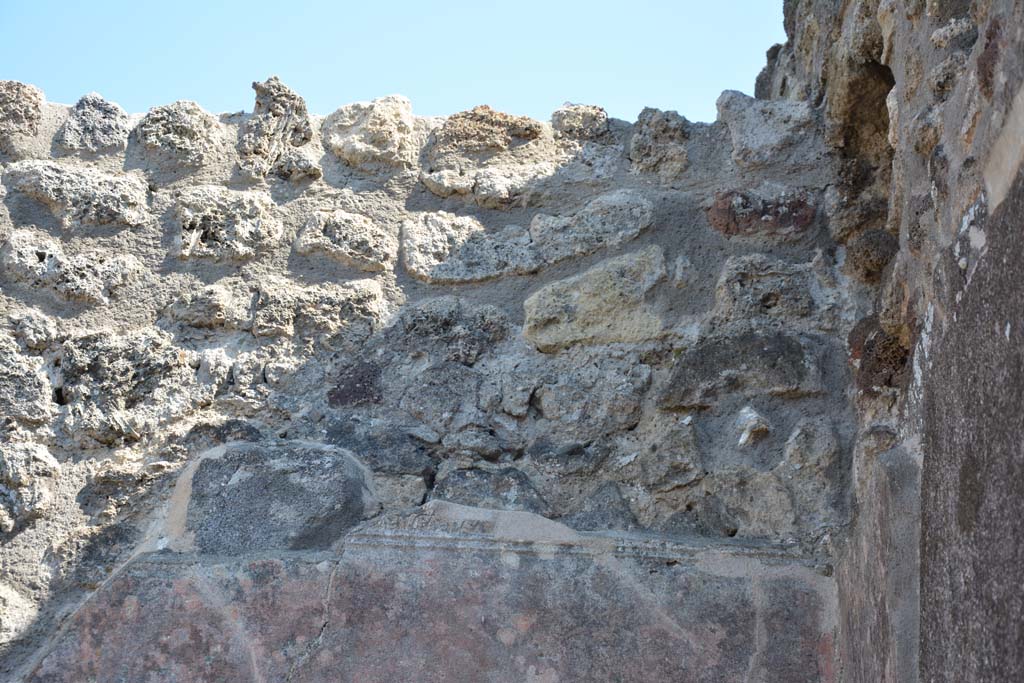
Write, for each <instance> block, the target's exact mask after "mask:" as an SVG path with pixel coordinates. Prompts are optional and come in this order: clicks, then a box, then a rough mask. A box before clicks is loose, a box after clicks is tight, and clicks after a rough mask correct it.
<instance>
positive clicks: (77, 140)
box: [54, 93, 131, 154]
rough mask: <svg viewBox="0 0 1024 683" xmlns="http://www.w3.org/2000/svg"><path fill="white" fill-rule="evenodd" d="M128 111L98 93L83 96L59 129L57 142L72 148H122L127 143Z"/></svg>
mask: <svg viewBox="0 0 1024 683" xmlns="http://www.w3.org/2000/svg"><path fill="white" fill-rule="evenodd" d="M130 132H131V126H130V124H129V121H128V114H126V113H125V111H124V109H122V108H121V107H120V106H119V105H117V104H116V103H114V102H108V101H107V100H105V99H103V97H102V96H101V95H99V94H98V93H89V94H88V95H84V96H82V98H81V99H80V100H78V102H77V103H75V106H73V107H72V108H71V111H70V112H69V113H68V118H67V120H66V121H65V122H64V123H63V124H61V127H60V129H58V130H57V137H56V138H55V139H54V142H56V144H57V145H58V146H59V147H62V148H63V149H65V150H67V151H69V152H89V153H92V154H105V153H111V152H120V151H121V150H123V149H124V148H125V146H126V145H127V144H128V134H129V133H130Z"/></svg>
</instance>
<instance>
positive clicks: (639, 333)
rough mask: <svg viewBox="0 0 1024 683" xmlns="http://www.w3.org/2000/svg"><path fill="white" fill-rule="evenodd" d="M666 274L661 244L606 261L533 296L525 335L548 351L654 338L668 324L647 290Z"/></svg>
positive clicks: (528, 305) (526, 304)
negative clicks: (647, 301) (654, 308)
mask: <svg viewBox="0 0 1024 683" xmlns="http://www.w3.org/2000/svg"><path fill="white" fill-rule="evenodd" d="M664 277H665V256H664V254H663V253H662V251H661V248H660V247H650V248H648V249H645V250H643V251H638V252H634V253H632V254H628V255H626V256H619V257H617V258H614V259H609V260H607V261H603V262H602V263H600V264H598V265H596V266H594V267H593V268H591V269H590V270H588V271H586V272H584V273H581V274H580V275H576V276H574V277H571V278H568V279H566V280H561V281H559V282H555V283H552V284H550V285H547V286H546V287H544V288H543V289H541V290H540V291H538V292H536V293H535V294H533V295H532V296H530V298H529V299H527V300H526V301H525V302H524V303H523V308H524V311H525V315H526V321H525V322H524V324H523V337H524V338H525V339H526V340H527V341H528V342H530V343H531V344H533V345H534V346H536V347H537V349H538V350H540V351H544V352H545V353H550V352H553V351H557V350H558V349H561V348H565V347H568V346H572V345H574V344H611V343H615V342H626V343H630V342H633V343H635V342H641V341H645V340H648V339H653V338H654V337H657V336H658V333H659V332H661V326H662V323H661V320H660V319H659V318H658V316H657V315H656V314H655V313H653V312H652V311H651V310H649V309H648V307H647V306H646V305H645V304H644V295H645V294H646V293H647V292H648V291H649V290H650V289H651V287H653V286H654V285H656V284H657V283H658V281H660V280H661V279H663V278H664Z"/></svg>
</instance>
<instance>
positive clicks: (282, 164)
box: [238, 76, 321, 180]
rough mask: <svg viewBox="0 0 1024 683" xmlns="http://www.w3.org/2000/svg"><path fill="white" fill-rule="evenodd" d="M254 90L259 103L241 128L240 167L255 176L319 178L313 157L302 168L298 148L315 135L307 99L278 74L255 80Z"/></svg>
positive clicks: (318, 171) (301, 158)
mask: <svg viewBox="0 0 1024 683" xmlns="http://www.w3.org/2000/svg"><path fill="white" fill-rule="evenodd" d="M252 89H253V90H255V91H256V104H255V105H254V107H253V112H252V116H251V117H250V118H249V120H248V121H246V122H245V123H244V124H243V125H242V127H241V130H240V131H239V139H238V153H239V156H240V157H241V159H240V160H239V162H238V166H239V169H240V170H241V171H242V172H243V173H244V174H246V175H248V176H249V177H251V178H254V179H258V178H262V177H264V176H266V175H267V173H270V172H271V171H273V172H275V173H277V174H278V175H280V176H282V177H285V178H288V179H289V180H291V179H299V178H303V177H309V178H318V177H320V173H321V172H320V170H319V168H318V167H317V166H315V164H314V163H313V162H312V160H309V165H308V166H307V167H305V168H300V166H301V163H302V160H305V159H306V157H304V156H302V154H301V152H298V151H296V148H301V147H303V146H305V145H306V144H307V143H308V142H309V141H310V140H311V139H312V137H313V127H312V124H311V122H310V120H309V112H307V111H306V102H305V100H303V99H302V98H301V97H299V96H298V95H297V94H296V93H295V92H294V91H292V90H291V88H289V87H288V86H286V85H285V84H284V83H282V82H281V80H280V79H279V78H277V76H271V77H270V78H268V79H267V80H266V81H264V82H263V83H253V84H252Z"/></svg>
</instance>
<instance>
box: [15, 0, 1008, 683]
mask: <svg viewBox="0 0 1024 683" xmlns="http://www.w3.org/2000/svg"><path fill="white" fill-rule="evenodd" d="M785 21H786V30H787V36H788V42H787V43H786V44H785V45H782V46H776V47H774V48H772V49H771V50H770V51H769V53H768V58H769V63H768V65H767V67H766V69H765V71H764V73H763V74H762V76H761V77H760V78H759V79H758V83H757V86H756V94H757V98H750V97H747V96H745V95H742V94H740V93H736V92H727V93H725V94H723V96H722V97H721V98H720V100H719V111H720V116H719V119H720V120H719V121H716V122H713V123H692V122H689V121H686V119H684V118H683V117H681V116H679V115H678V114H675V113H674V112H663V111H660V110H656V109H645V110H644V111H643V112H642V113H641V114H640V117H639V119H638V121H637V122H636V123H634V124H630V123H628V122H624V121H617V120H613V119H608V117H607V115H606V114H605V113H604V112H603V111H602V110H600V109H599V108H598V107H592V106H585V105H566V106H564V107H562V108H560V109H559V110H558V111H557V112H555V113H554V114H553V115H552V117H551V123H550V124H549V123H546V122H540V121H534V120H532V119H528V118H525V117H518V116H512V115H509V114H505V113H502V112H497V111H494V110H492V109H490V108H488V107H477V108H475V109H473V110H470V111H468V112H462V113H459V114H455V115H453V116H450V117H445V118H436V119H426V118H422V117H417V116H415V115H413V114H412V107H411V105H410V104H409V103H408V102H407V101H406V100H404V99H403V98H400V97H386V98H381V99H379V100H375V101H373V102H370V103H357V104H354V105H348V106H345V107H342V108H341V109H339V110H338V111H337V112H335V113H334V114H332V115H331V116H329V117H327V118H321V117H318V116H315V115H311V114H309V113H308V112H306V110H305V106H304V104H303V102H302V100H301V97H299V96H298V95H297V94H296V93H294V92H292V91H291V90H289V89H288V88H287V87H285V86H284V85H283V84H281V83H280V81H279V80H277V79H274V78H271V79H269V80H267V81H266V82H264V83H260V84H257V85H256V86H255V88H256V91H257V98H256V105H255V110H254V112H253V113H252V114H245V113H239V114H230V115H222V116H220V117H213V116H211V115H209V114H207V113H205V112H203V111H202V110H201V109H199V108H198V106H196V105H194V104H191V103H186V102H179V103H175V104H172V105H168V106H165V107H158V108H156V109H154V110H153V111H151V112H150V113H149V114H147V115H146V116H145V117H142V118H140V117H137V116H136V117H128V121H129V125H131V124H133V123H135V122H138V123H137V125H136V126H135V128H134V130H133V131H132V132H131V134H130V135H128V136H127V140H126V142H124V143H122V142H120V140H122V139H123V136H121V133H120V132H118V130H119V129H117V128H116V125H115V123H114V122H115V121H122V119H120V118H119V117H118V116H117V115H116V114H117V112H116V110H113V109H112V107H108V106H106V105H105V103H102V104H101V103H100V102H99V101H96V100H94V99H91V96H87V97H86V98H84V99H83V102H87V103H88V104H81V103H80V105H76V106H75V107H73V108H72V107H67V106H64V105H57V104H52V103H46V102H45V101H44V100H43V98H42V95H41V93H39V92H38V91H37V90H35V89H34V88H31V87H29V86H23V85H21V84H15V83H12V82H2V83H0V138H2V143H0V184H2V188H3V189H2V190H0V201H2V207H0V258H2V262H3V263H2V266H3V267H2V270H0V284H2V285H3V286H2V290H0V312H2V313H3V314H4V315H3V316H2V318H0V319H2V320H3V323H0V324H2V326H3V329H2V330H0V418H2V422H0V455H2V459H0V608H2V609H0V677H3V678H4V679H5V680H12V681H27V680H37V681H70V680H76V681H77V680H97V681H105V680H109V681H123V680H147V679H154V680H157V679H159V680H179V681H188V680H196V681H198V680H217V681H221V680H223V681H234V680H260V679H262V680H293V681H298V680H310V681H313V680H325V679H329V680H439V681H440V680H445V681H451V680H456V681H457V680H472V681H480V680H493V681H505V680H533V681H570V680H623V681H627V680H637V681H641V680H642V681H680V680H682V681H690V680H692V681H748V682H749V681H787V682H788V681H796V682H802V681H858V682H859V681H870V682H871V683H877V682H878V681H892V682H895V683H903V682H904V681H914V680H926V681H946V680H950V681H953V680H956V681H960V680H1017V679H1019V678H1021V677H1022V675H1024V671H1022V667H1024V663H1022V661H1021V648H1020V647H1018V646H1017V643H1018V641H1019V640H1020V637H1019V636H1020V633H1019V624H1020V623H1021V622H1022V620H1024V610H1022V607H1021V601H1020V596H1019V590H1018V588H1019V585H1020V583H1021V578H1022V577H1021V570H1020V567H1021V566H1022V559H1024V558H1021V557H1020V547H1022V544H1021V543H1019V542H1017V541H1018V540H1019V539H1020V537H1021V529H1020V519H1021V516H1020V515H1019V514H1016V512H1017V508H1018V507H1019V506H1018V505H1016V503H1017V501H1018V499H1019V498H1020V496H1021V494H1022V492H1021V491H1020V490H1019V489H1020V486H1019V482H1020V480H1021V477H1020V473H1019V471H1018V470H1019V469H1020V467H1019V466H1020V462H1019V461H1020V458H1019V450H1020V449H1019V433H1020V431H1021V429H1022V428H1024V425H1021V424H1020V408H1019V406H1020V403H1021V396H1020V388H1021V386H1022V385H1024V378H1022V377H1020V376H1019V374H1020V372H1019V370H1020V368H1021V367H1024V359H1022V358H1021V357H1020V348H1021V342H1022V341H1024V340H1022V339H1021V338H1020V335H1021V329H1024V328H1022V325H1024V320H1022V319H1021V316H1020V311H1021V310H1024V301H1022V300H1021V296H1020V292H1021V288H1020V285H1019V278H1018V277H1016V274H1017V271H1018V270H1019V268H1017V267H1016V266H1018V265H1019V262H1020V261H1021V260H1022V259H1024V254H1021V253H1018V252H1020V240H1019V239H1018V238H1017V235H1016V233H1015V232H1014V230H1015V228H1016V227H1019V223H1020V221H1021V220H1022V217H1021V216H1022V214H1024V189H1022V187H1024V178H1022V177H1021V171H1020V170H1019V168H1020V166H1021V162H1022V161H1024V153H1021V152H1020V150H1021V146H1020V144H1019V143H1020V139H1021V137H1022V135H1024V94H1022V92H1024V91H1022V90H1021V84H1022V81H1024V56H1022V55H1024V51H1022V50H1021V49H1020V47H1021V44H1022V37H1021V35H1020V29H1019V27H1020V26H1022V25H1024V5H1022V3H1021V2H1020V0H992V1H991V2H967V1H964V2H949V3H940V2H930V1H929V2H924V1H921V2H907V3H896V2H890V1H888V0H856V1H852V2H848V3H835V2H832V1H831V0H793V1H789V2H786V4H785ZM111 111H113V112H114V113H113V114H111V113H110V112H111ZM108 139H109V140H110V142H109V144H108V143H107V140H108ZM122 145H123V149H122ZM143 178H144V179H143ZM129 228H130V229H129ZM1015 439H1016V440H1015ZM124 653H131V656H125V655H124Z"/></svg>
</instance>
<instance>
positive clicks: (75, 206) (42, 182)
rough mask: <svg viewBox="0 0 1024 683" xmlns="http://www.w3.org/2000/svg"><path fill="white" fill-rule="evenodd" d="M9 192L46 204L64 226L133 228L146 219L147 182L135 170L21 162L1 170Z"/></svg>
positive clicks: (34, 161) (147, 214)
mask: <svg viewBox="0 0 1024 683" xmlns="http://www.w3.org/2000/svg"><path fill="white" fill-rule="evenodd" d="M4 185H5V186H6V187H7V189H8V190H9V191H11V192H14V193H17V194H20V195H23V196H25V197H27V198H31V199H33V200H35V201H37V202H40V203H41V204H43V205H45V206H46V207H47V208H49V209H50V211H51V212H52V213H53V215H54V216H55V217H56V218H57V219H58V220H59V221H60V224H61V226H62V227H63V228H65V229H73V228H78V227H82V226H87V225H115V226H126V227H136V226H139V225H142V224H143V223H144V222H146V220H148V218H149V213H148V210H147V201H146V183H145V181H144V180H143V179H142V178H141V177H139V176H137V175H136V174H134V173H118V174H111V173H104V172H102V171H97V170H95V169H92V168H89V167H75V166H64V165H60V164H58V163H56V162H52V161H36V160H32V161H21V162H18V163H15V164H11V165H10V166H9V167H8V168H7V169H5V173H4Z"/></svg>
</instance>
